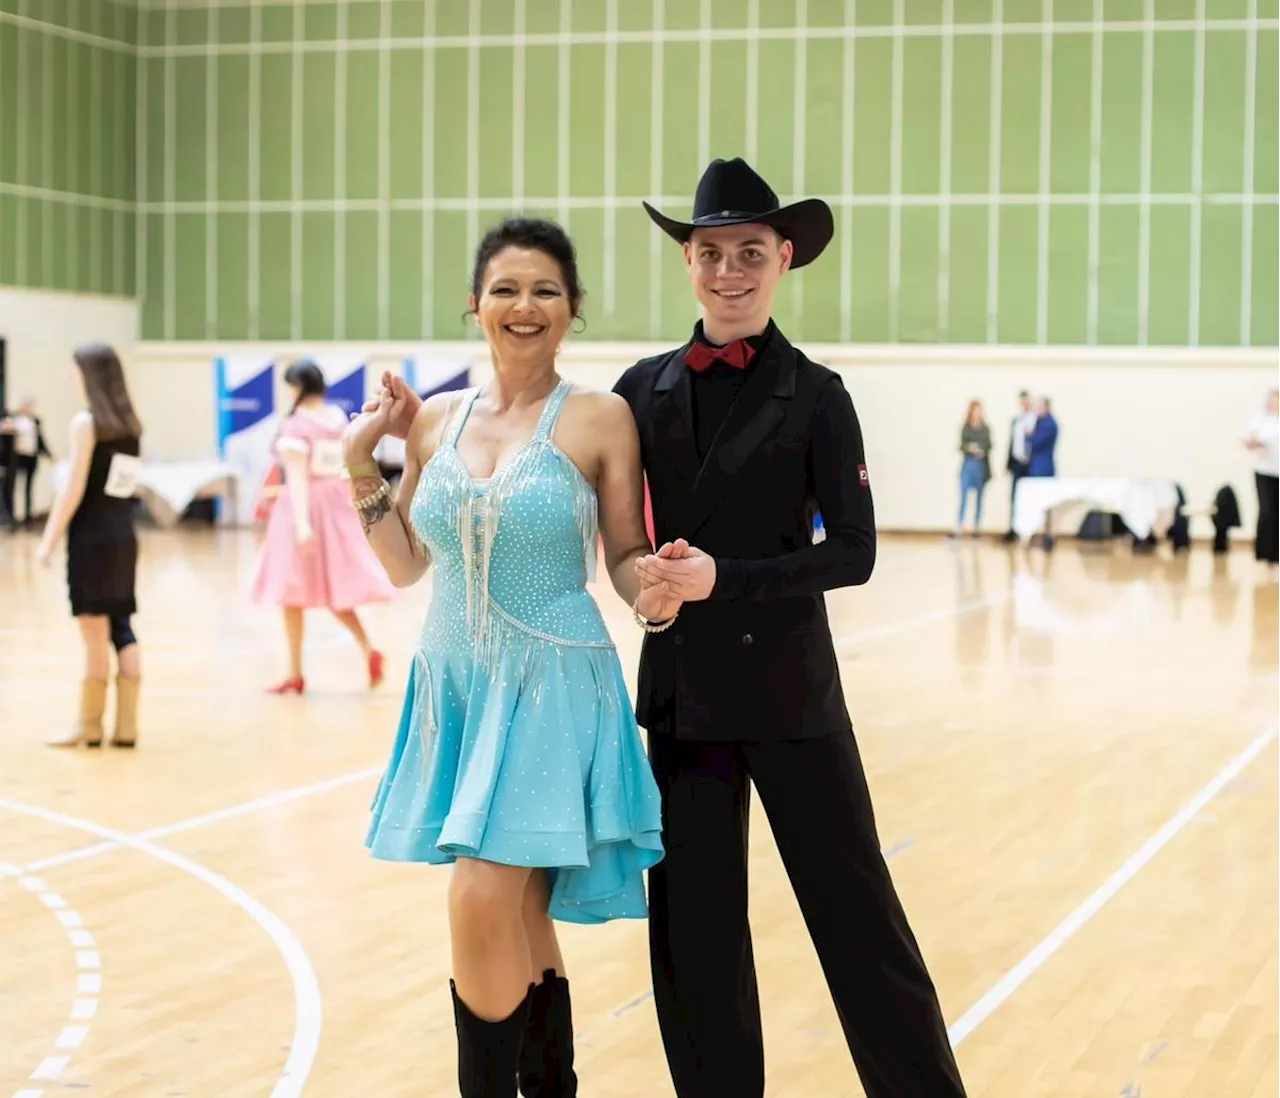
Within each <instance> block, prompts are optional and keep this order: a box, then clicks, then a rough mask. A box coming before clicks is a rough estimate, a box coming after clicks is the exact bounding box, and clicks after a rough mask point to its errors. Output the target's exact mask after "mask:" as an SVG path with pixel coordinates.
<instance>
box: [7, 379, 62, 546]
mask: <svg viewBox="0 0 1280 1098" xmlns="http://www.w3.org/2000/svg"><path fill="white" fill-rule="evenodd" d="M0 430H2V431H5V432H6V433H10V434H12V435H13V455H12V457H11V459H10V465H9V474H8V480H7V483H6V485H5V492H6V498H5V504H6V506H7V508H8V510H9V514H10V516H11V518H12V520H13V522H14V524H15V525H16V524H17V521H18V510H17V507H16V505H15V504H14V498H15V497H16V495H17V488H18V474H19V473H21V474H22V477H23V480H24V482H25V491H24V493H23V495H24V498H25V501H26V510H25V511H24V512H23V515H24V519H23V521H24V522H25V523H26V525H28V526H30V525H31V521H32V519H31V494H32V485H33V482H34V481H35V477H36V466H37V465H38V464H39V462H40V458H41V457H51V456H52V455H51V454H50V453H49V447H48V446H47V445H46V444H45V441H44V433H43V431H42V430H41V427H40V417H39V416H37V415H36V402H35V400H34V399H33V398H31V397H26V398H24V399H23V401H22V403H21V404H19V405H18V410H17V412H15V413H14V414H13V415H12V416H9V417H8V418H7V419H3V420H0Z"/></svg>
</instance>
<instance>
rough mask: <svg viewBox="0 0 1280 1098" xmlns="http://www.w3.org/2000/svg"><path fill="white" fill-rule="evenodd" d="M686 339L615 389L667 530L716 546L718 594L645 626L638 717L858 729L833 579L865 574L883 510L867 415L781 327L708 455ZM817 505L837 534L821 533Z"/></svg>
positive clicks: (666, 537) (704, 730) (724, 735)
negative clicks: (700, 447) (651, 627)
mask: <svg viewBox="0 0 1280 1098" xmlns="http://www.w3.org/2000/svg"><path fill="white" fill-rule="evenodd" d="M688 347H689V344H685V345H684V346H683V347H680V348H678V349H676V350H674V351H671V352H669V353H667V354H664V355H658V356H656V357H654V358H648V359H644V360H642V361H640V362H638V363H636V365H634V366H632V367H631V368H630V369H629V370H628V371H627V372H626V373H625V374H623V376H622V377H621V378H620V379H619V381H618V383H617V385H615V386H614V391H615V392H617V393H619V394H621V395H622V396H623V397H624V398H625V399H626V401H627V403H628V404H630V405H631V410H632V412H633V414H634V415H635V419H636V423H637V425H638V427H639V433H640V446H641V453H642V459H643V462H644V469H645V475H646V477H647V478H648V483H649V492H650V497H651V500H652V504H653V519H654V533H655V535H656V537H657V541H658V544H659V545H661V544H662V543H664V542H667V541H672V540H674V539H676V538H678V537H683V538H686V539H688V541H689V543H690V544H691V545H694V546H696V547H698V548H699V549H701V550H703V551H704V552H706V553H708V554H710V555H711V556H712V557H714V558H715V560H716V584H715V588H714V590H713V591H712V593H711V596H710V598H708V599H706V600H704V601H701V602H691V603H686V604H685V605H684V606H683V608H682V609H681V611H680V615H679V617H678V618H677V620H676V623H675V624H674V625H673V626H672V627H671V628H669V629H668V630H667V631H666V632H663V633H655V634H650V635H648V636H646V638H645V643H644V649H643V651H642V654H641V657H640V673H639V684H638V691H637V695H638V696H637V705H636V717H637V720H638V721H639V722H640V723H641V724H642V725H644V726H645V727H647V728H649V729H651V730H654V731H661V732H672V733H674V734H675V735H676V736H678V737H680V738H683V739H695V740H716V741H726V740H747V741H759V740H777V739H799V738H805V737H810V736H820V735H827V734H830V733H833V732H838V731H847V730H849V729H850V720H849V713H848V710H847V708H846V706H845V702H844V691H843V689H842V687H841V683H840V670H839V667H838V665H837V661H836V654H835V646H834V643H833V641H832V637H831V630H830V626H829V625H828V622H827V611H826V602H825V600H824V599H823V594H822V593H823V592H824V591H827V590H830V589H832V588H836V587H848V586H852V585H854V584H860V583H865V582H866V581H867V580H868V579H869V578H870V576H871V571H872V568H873V566H874V564H875V551H876V531H875V515H874V510H873V507H872V500H871V487H870V479H869V476H868V474H867V470H866V464H865V461H866V459H865V453H864V450H863V442H862V430H861V427H860V426H859V423H858V417H857V414H856V412H855V411H854V408H853V403H852V401H851V400H850V399H849V395H848V393H847V391H846V390H845V388H844V384H843V382H842V381H841V379H840V376H839V375H838V374H837V373H835V372H834V371H833V370H829V369H827V368H826V367H824V366H819V365H817V364H815V363H813V362H810V361H809V360H808V359H807V358H806V357H805V356H804V355H803V354H801V353H800V352H799V351H798V350H796V348H794V347H792V346H791V344H790V343H788V342H787V340H786V338H785V337H784V336H783V335H782V333H781V332H780V331H778V330H777V329H776V328H773V329H772V330H771V332H770V335H769V339H768V340H767V341H766V343H765V346H764V349H763V350H762V351H761V353H760V355H759V357H758V358H757V359H756V360H755V362H754V363H753V365H752V368H751V373H750V375H749V377H748V378H747V380H746V382H745V384H744V385H743V387H742V390H741V392H740V393H739V395H738V398H737V400H736V401H735V402H734V404H733V407H732V409H731V410H730V412H729V415H728V417H727V419H726V420H725V422H724V425H723V426H722V427H721V429H720V431H719V434H718V435H717V436H716V438H715V441H714V443H713V444H712V446H711V449H710V450H709V451H708V453H707V455H706V458H705V460H699V457H698V451H697V447H696V445H695V443H694V433H693V412H692V405H691V389H692V386H691V383H690V373H689V367H688V366H686V365H685V363H684V353H685V351H686V350H687V349H688ZM817 511H820V512H821V514H822V519H823V526H824V529H825V531H826V540H825V541H822V542H820V543H818V544H816V545H815V544H813V518H814V514H815V512H817Z"/></svg>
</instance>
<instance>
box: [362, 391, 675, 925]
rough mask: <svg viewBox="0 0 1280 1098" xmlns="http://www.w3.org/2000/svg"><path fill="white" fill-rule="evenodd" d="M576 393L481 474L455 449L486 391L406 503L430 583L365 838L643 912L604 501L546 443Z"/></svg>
mask: <svg viewBox="0 0 1280 1098" xmlns="http://www.w3.org/2000/svg"><path fill="white" fill-rule="evenodd" d="M568 392H569V384H568V383H567V382H565V381H561V382H560V383H559V384H558V385H557V386H556V388H555V389H554V390H553V392H552V393H551V396H550V397H548V399H547V402H546V405H545V407H544V409H543V412H542V415H541V416H540V417H539V420H538V426H537V428H536V430H535V431H534V434H533V436H532V438H530V440H529V441H528V442H527V443H526V444H525V445H524V446H522V447H521V448H520V450H519V451H518V452H517V453H516V454H515V455H514V456H513V457H512V458H511V459H510V460H509V461H508V462H506V463H505V464H504V465H503V466H502V467H501V468H500V469H498V470H497V471H496V472H495V474H494V476H493V477H492V478H490V479H489V480H488V481H480V480H475V479H473V478H472V477H471V476H470V475H469V474H468V473H467V470H466V467H465V466H464V465H463V463H462V459H461V457H460V456H459V454H458V451H457V441H458V436H459V435H460V434H461V433H462V429H463V427H464V426H465V424H466V421H467V417H468V416H469V414H470V412H471V407H472V405H473V403H474V402H475V398H476V395H477V393H478V390H477V391H475V392H472V393H470V394H469V396H468V397H466V398H465V399H464V401H463V403H462V408H461V410H460V412H459V414H458V415H457V416H456V422H455V423H454V425H453V426H452V428H451V430H450V431H449V433H448V435H447V437H446V438H445V439H444V441H443V442H442V444H441V446H440V448H439V450H438V451H437V452H436V453H435V454H434V455H432V457H431V460H430V461H428V462H427V464H426V466H425V468H424V469H423V471H422V475H421V477H420V478H419V481H418V487H417V490H416V492H415V493H414V497H413V501H412V504H411V505H410V509H409V513H410V517H411V520H412V523H413V527H414V530H415V532H416V533H417V535H418V537H419V538H420V539H421V540H422V542H423V544H424V545H425V546H426V547H427V549H428V551H429V552H430V554H431V559H432V562H433V568H434V583H435V588H434V594H433V596H432V601H431V607H430V610H429V611H428V613H427V619H426V622H425V624H424V626H423V629H422V635H421V639H420V642H419V645H418V649H417V651H416V653H415V656H414V661H413V667H412V670H411V672H410V676H409V685H408V690H407V692H406V697H405V704H404V708H403V711H402V714H401V717H400V727H399V730H398V732H397V735H396V740H395V745H394V747H393V749H392V753H391V761H390V764H389V765H388V767H387V770H386V773H385V774H384V775H383V778H382V781H381V783H380V785H379V787H378V792H377V794H376V796H375V797H374V802H373V810H372V811H373V818H372V821H371V824H370V827H369V833H368V837H367V838H366V840H365V844H366V846H368V848H369V849H370V851H371V852H372V853H373V856H374V857H376V858H382V859H387V860H390V861H413V862H430V863H436V864H440V863H446V862H452V861H453V860H454V859H455V858H457V857H459V856H466V857H472V858H479V859H482V860H485V861H491V862H500V863H503V864H507V865H520V866H539V867H544V868H547V869H549V870H550V871H551V878H552V881H551V904H550V915H551V917H552V918H554V919H559V920H562V921H565V922H574V923H600V922H605V921H607V920H610V919H627V918H644V917H645V916H646V915H647V914H648V905H647V902H646V899H645V892H644V879H643V871H644V870H646V869H648V868H649V867H650V866H652V865H654V864H655V863H657V862H658V861H659V860H660V859H661V858H662V853H663V850H662V839H661V811H660V807H659V796H658V789H657V785H656V784H655V782H654V779H653V773H652V771H651V770H650V768H649V761H648V758H647V757H646V755H645V752H644V745H643V743H642V742H641V739H640V732H639V729H638V728H637V726H636V722H635V715H634V711H633V710H632V707H631V701H630V698H629V695H628V693H627V688H626V683H625V681H624V679H623V675H622V667H621V664H620V662H619V660H618V654H617V651H616V650H615V648H614V645H613V642H612V640H611V639H610V637H609V633H608V630H607V629H606V628H605V624H604V619H603V618H602V617H601V614H600V610H599V607H598V606H597V605H596V603H595V600H594V599H593V598H592V597H591V594H590V593H589V592H588V591H587V589H586V583H587V580H588V577H589V576H590V575H592V573H593V572H594V564H595V559H596V551H597V543H598V533H597V510H596V496H595V492H594V490H593V489H592V487H591V485H590V484H588V483H587V481H586V479H585V478H584V477H583V476H582V473H581V472H580V471H579V470H578V467H577V466H576V465H575V464H574V463H573V462H572V461H571V460H570V459H569V458H568V457H567V456H566V455H565V454H564V453H563V452H562V451H561V450H560V449H559V448H558V447H557V446H556V445H555V443H554V442H553V441H552V438H551V436H552V431H553V430H554V428H555V423H556V419H557V418H558V416H559V413H560V409H561V407H562V406H563V405H564V400H565V397H566V396H567V395H568Z"/></svg>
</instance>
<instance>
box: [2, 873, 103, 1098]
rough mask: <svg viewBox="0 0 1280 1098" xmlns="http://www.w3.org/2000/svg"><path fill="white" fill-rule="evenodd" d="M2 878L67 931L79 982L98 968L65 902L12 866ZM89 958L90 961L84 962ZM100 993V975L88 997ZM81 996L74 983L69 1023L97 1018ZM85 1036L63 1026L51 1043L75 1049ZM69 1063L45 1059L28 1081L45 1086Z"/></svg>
mask: <svg viewBox="0 0 1280 1098" xmlns="http://www.w3.org/2000/svg"><path fill="white" fill-rule="evenodd" d="M6 877H15V878H17V881H18V884H19V885H20V886H21V887H22V888H24V889H25V890H26V891H28V892H30V893H32V895H34V896H37V897H38V898H39V899H40V900H42V901H43V902H44V905H45V906H46V907H47V908H48V909H49V910H50V911H54V912H56V913H57V916H58V922H59V923H61V924H62V926H63V928H64V929H66V930H67V932H68V937H69V938H70V940H71V946H72V948H73V951H74V953H75V957H76V966H77V968H78V969H79V970H80V975H81V979H83V976H84V974H85V969H87V968H95V969H97V968H100V967H101V960H100V958H99V955H98V953H97V952H96V951H94V950H93V946H94V945H96V943H95V941H94V939H93V935H92V934H90V933H89V931H87V930H85V929H84V919H82V918H81V917H80V914H79V913H78V912H77V911H75V910H74V909H73V908H71V907H70V906H68V904H67V901H66V900H64V899H63V898H62V897H61V896H60V895H59V894H58V893H56V892H54V891H53V890H52V889H51V888H50V887H49V885H48V884H47V883H46V882H45V881H44V880H43V879H42V878H40V877H36V876H33V875H32V874H31V873H29V872H26V871H24V870H22V869H20V868H19V867H18V866H16V865H9V864H7V863H3V864H0V881H2V880H4V879H5V878H6ZM90 956H91V957H92V961H90V960H89V959H88V958H89V957H90ZM101 992H102V976H101V974H100V973H95V980H94V983H93V985H92V993H93V994H94V995H98V994H100V993H101ZM85 993H86V987H85V985H84V984H83V983H80V982H78V983H77V985H76V995H77V998H76V999H75V1001H74V1002H73V1003H72V1006H71V1015H70V1017H71V1021H73V1022H81V1023H83V1022H86V1021H89V1020H92V1019H93V1018H95V1017H96V1016H97V1013H98V1000H97V999H96V998H93V999H88V998H84V997H83V996H84V994H85ZM88 1035H89V1027H88V1026H87V1025H83V1024H81V1025H68V1026H64V1027H63V1029H62V1032H61V1033H59V1034H58V1037H57V1039H56V1040H55V1041H54V1047H55V1048H58V1049H76V1048H79V1047H80V1046H81V1045H82V1044H84V1041H85V1038H86V1037H88ZM70 1062H71V1057H70V1056H48V1057H46V1058H45V1059H44V1060H42V1061H41V1062H40V1064H39V1066H38V1067H37V1068H36V1069H35V1071H33V1072H32V1073H31V1075H30V1078H31V1079H36V1080H42V1081H45V1082H56V1081H57V1080H58V1079H59V1078H60V1077H61V1075H62V1073H63V1072H64V1071H65V1070H66V1068H67V1065H68V1064H69V1063H70ZM42 1093H43V1092H42V1091H39V1090H31V1089H25V1090H20V1091H18V1092H17V1094H16V1095H15V1096H14V1098H22V1096H23V1095H40V1094H42Z"/></svg>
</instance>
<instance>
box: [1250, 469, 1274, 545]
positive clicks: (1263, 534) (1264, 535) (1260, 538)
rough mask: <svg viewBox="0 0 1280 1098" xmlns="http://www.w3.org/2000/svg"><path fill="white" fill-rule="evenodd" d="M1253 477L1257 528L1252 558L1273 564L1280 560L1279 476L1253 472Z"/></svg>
mask: <svg viewBox="0 0 1280 1098" xmlns="http://www.w3.org/2000/svg"><path fill="white" fill-rule="evenodd" d="M1253 479H1254V482H1255V483H1256V484H1257V486H1258V529H1257V532H1256V533H1255V535H1254V542H1253V555H1254V559H1256V560H1266V561H1270V562H1271V563H1272V564H1275V563H1276V562H1277V560H1280V506H1278V503H1277V496H1278V494H1280V493H1278V492H1277V489H1278V488H1280V477H1273V476H1268V475H1267V474H1266V473H1254V474H1253Z"/></svg>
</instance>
